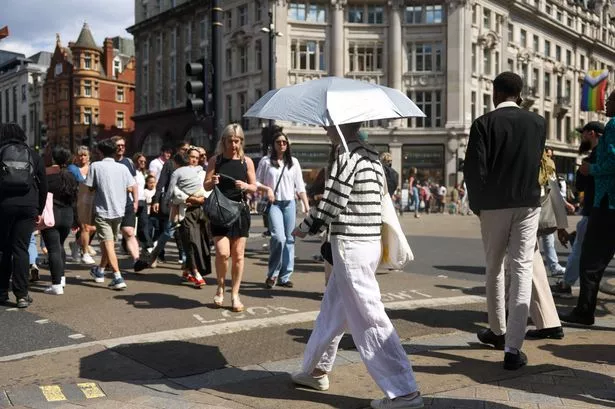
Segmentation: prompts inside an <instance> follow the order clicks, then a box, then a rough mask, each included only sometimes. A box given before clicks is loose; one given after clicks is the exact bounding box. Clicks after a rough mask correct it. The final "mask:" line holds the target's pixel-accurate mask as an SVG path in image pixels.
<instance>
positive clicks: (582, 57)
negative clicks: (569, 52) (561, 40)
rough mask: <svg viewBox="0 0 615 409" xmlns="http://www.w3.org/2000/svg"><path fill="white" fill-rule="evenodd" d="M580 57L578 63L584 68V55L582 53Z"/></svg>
mask: <svg viewBox="0 0 615 409" xmlns="http://www.w3.org/2000/svg"><path fill="white" fill-rule="evenodd" d="M580 57H581V58H580V60H581V61H580V63H581V64H580V65H581V69H582V70H584V69H585V56H584V55H581V56H580Z"/></svg>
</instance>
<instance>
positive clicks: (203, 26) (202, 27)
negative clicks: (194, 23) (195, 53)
mask: <svg viewBox="0 0 615 409" xmlns="http://www.w3.org/2000/svg"><path fill="white" fill-rule="evenodd" d="M199 37H200V38H201V41H205V40H206V39H207V20H205V19H204V18H202V19H201V21H199Z"/></svg>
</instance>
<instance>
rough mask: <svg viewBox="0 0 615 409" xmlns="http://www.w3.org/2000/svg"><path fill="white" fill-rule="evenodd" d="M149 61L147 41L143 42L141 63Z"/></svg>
mask: <svg viewBox="0 0 615 409" xmlns="http://www.w3.org/2000/svg"><path fill="white" fill-rule="evenodd" d="M147 60H149V41H148V40H145V41H143V61H147Z"/></svg>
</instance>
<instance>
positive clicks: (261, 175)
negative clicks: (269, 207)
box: [256, 156, 305, 200]
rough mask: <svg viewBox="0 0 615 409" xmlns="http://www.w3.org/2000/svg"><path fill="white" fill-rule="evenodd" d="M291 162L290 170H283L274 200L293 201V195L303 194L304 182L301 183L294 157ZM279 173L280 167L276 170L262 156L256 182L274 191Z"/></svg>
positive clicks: (297, 164)
mask: <svg viewBox="0 0 615 409" xmlns="http://www.w3.org/2000/svg"><path fill="white" fill-rule="evenodd" d="M292 161H293V166H292V167H291V168H290V169H289V168H288V167H287V168H286V170H284V174H283V175H282V180H281V181H280V186H279V187H278V191H277V193H276V195H275V200H295V193H302V192H305V182H304V181H303V173H301V166H300V165H299V161H298V160H297V158H295V157H293V158H292ZM281 173H282V166H280V167H277V168H276V167H275V166H272V165H271V158H270V157H269V156H264V157H263V158H262V159H261V160H260V162H259V164H258V169H257V170H256V180H257V181H258V182H260V183H261V184H263V185H266V186H269V187H270V188H271V189H273V190H275V186H276V184H277V183H278V179H279V177H280V174H281Z"/></svg>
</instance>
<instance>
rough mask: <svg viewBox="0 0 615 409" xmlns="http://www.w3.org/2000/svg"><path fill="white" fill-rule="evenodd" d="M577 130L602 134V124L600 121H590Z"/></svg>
mask: <svg viewBox="0 0 615 409" xmlns="http://www.w3.org/2000/svg"><path fill="white" fill-rule="evenodd" d="M577 131H578V132H585V131H594V132H596V133H597V134H600V135H602V134H604V125H603V124H602V122H598V121H591V122H588V123H586V124H585V125H584V126H582V127H578V128H577Z"/></svg>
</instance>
